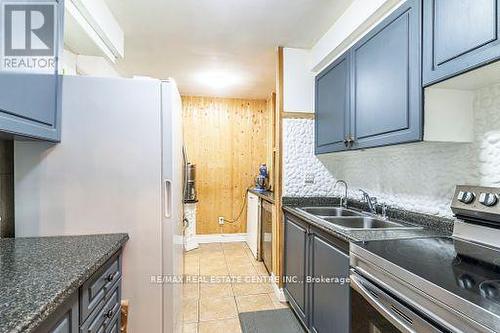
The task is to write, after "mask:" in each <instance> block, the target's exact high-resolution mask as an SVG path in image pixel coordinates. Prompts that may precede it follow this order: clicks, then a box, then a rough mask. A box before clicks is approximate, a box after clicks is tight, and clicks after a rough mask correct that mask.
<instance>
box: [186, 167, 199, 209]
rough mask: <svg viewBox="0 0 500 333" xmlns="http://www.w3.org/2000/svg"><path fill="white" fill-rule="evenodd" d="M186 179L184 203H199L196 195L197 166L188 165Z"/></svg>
mask: <svg viewBox="0 0 500 333" xmlns="http://www.w3.org/2000/svg"><path fill="white" fill-rule="evenodd" d="M184 178H185V179H184V202H185V203H193V202H198V199H197V194H196V164H191V163H186V165H185V167H184Z"/></svg>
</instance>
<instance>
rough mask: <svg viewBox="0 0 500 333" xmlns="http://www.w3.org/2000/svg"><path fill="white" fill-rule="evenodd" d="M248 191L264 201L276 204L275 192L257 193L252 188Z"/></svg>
mask: <svg viewBox="0 0 500 333" xmlns="http://www.w3.org/2000/svg"><path fill="white" fill-rule="evenodd" d="M248 191H249V192H251V193H253V194H255V195H256V196H258V197H259V198H261V199H264V200H266V201H269V202H270V203H272V204H274V192H272V191H264V192H259V191H256V190H255V189H254V188H250V189H249V190H248Z"/></svg>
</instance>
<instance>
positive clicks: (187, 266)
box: [184, 261, 200, 275]
mask: <svg viewBox="0 0 500 333" xmlns="http://www.w3.org/2000/svg"><path fill="white" fill-rule="evenodd" d="M199 273H200V265H199V264H198V262H197V261H196V262H189V263H184V274H185V275H198V274H199Z"/></svg>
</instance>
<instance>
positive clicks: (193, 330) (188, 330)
mask: <svg viewBox="0 0 500 333" xmlns="http://www.w3.org/2000/svg"><path fill="white" fill-rule="evenodd" d="M182 333H198V324H197V323H192V324H184V327H183V328H182Z"/></svg>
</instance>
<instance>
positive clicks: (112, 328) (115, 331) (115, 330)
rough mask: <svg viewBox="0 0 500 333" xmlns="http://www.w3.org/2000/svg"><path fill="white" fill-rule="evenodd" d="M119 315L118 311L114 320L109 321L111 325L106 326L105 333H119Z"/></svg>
mask: <svg viewBox="0 0 500 333" xmlns="http://www.w3.org/2000/svg"><path fill="white" fill-rule="evenodd" d="M120 319H121V313H120V311H117V313H115V316H114V318H113V319H112V320H111V324H109V325H108V327H107V328H106V333H120V326H121V320H120Z"/></svg>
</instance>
